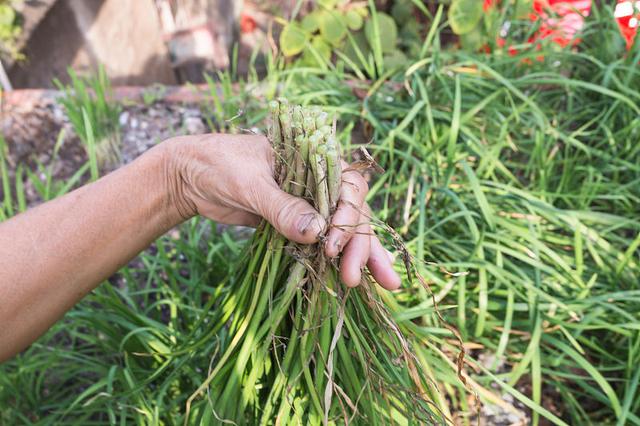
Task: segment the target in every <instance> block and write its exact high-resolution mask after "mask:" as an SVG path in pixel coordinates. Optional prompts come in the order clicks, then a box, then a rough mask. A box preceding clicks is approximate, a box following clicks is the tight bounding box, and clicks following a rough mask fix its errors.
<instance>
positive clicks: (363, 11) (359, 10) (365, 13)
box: [351, 6, 369, 18]
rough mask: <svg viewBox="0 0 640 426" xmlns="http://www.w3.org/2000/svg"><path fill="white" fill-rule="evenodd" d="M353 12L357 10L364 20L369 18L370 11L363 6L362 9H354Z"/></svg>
mask: <svg viewBox="0 0 640 426" xmlns="http://www.w3.org/2000/svg"><path fill="white" fill-rule="evenodd" d="M351 10H355V11H356V12H358V15H360V16H362V17H363V18H366V17H367V16H369V9H367V8H366V7H364V6H362V7H354V8H353V9H351Z"/></svg>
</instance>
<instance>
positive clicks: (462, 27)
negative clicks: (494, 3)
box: [449, 0, 482, 35]
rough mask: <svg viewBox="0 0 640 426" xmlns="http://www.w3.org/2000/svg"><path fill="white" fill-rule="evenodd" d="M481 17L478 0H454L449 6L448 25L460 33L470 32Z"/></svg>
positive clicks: (480, 4)
mask: <svg viewBox="0 0 640 426" xmlns="http://www.w3.org/2000/svg"><path fill="white" fill-rule="evenodd" d="M481 18H482V2H481V1H479V0H454V1H453V3H451V7H449V25H451V28H452V29H453V32H454V33H456V34H458V35H460V34H466V33H469V32H471V31H472V30H473V29H474V28H475V26H476V25H477V24H478V22H480V19H481Z"/></svg>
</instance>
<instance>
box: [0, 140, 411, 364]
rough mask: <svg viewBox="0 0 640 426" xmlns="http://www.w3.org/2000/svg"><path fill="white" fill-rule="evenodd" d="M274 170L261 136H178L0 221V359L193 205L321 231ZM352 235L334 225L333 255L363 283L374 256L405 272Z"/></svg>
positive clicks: (384, 278) (299, 232) (285, 228)
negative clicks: (363, 270) (93, 179)
mask: <svg viewBox="0 0 640 426" xmlns="http://www.w3.org/2000/svg"><path fill="white" fill-rule="evenodd" d="M346 175H347V173H345V176H346ZM272 176H273V170H272V154H271V150H270V147H269V145H268V143H267V141H266V139H265V138H264V137H260V136H225V135H205V136H200V137H183V138H175V139H173V140H170V141H167V142H164V143H162V144H160V145H159V146H157V147H155V148H154V149H152V150H151V151H149V152H147V153H146V154H144V155H142V156H141V157H140V158H138V159H137V160H136V161H134V162H133V163H131V164H129V165H127V166H125V167H123V168H121V169H119V170H117V171H115V172H113V173H111V174H109V175H107V176H105V177H103V178H102V179H100V180H98V181H96V182H94V183H91V184H89V185H86V186H84V187H82V188H79V189H77V190H75V191H73V192H71V193H69V194H67V195H65V196H63V197H60V198H58V199H56V200H53V201H51V202H48V203H45V204H43V205H41V206H39V207H36V208H34V209H32V210H30V211H27V212H25V213H23V214H20V215H18V216H16V217H14V218H12V219H10V220H8V221H6V222H4V223H0V324H1V326H0V362H2V361H3V360H6V359H8V358H10V357H11V356H13V355H15V354H16V353H17V352H19V351H20V350H22V349H24V348H25V347H27V346H28V345H29V344H30V343H31V342H33V341H34V340H35V339H37V338H38V336H40V335H41V334H42V333H44V332H45V331H46V330H47V329H48V328H49V327H50V326H51V325H52V324H53V323H54V322H55V321H57V320H58V319H59V318H60V317H62V315H63V314H64V313H65V312H66V311H67V310H68V309H70V308H71V307H72V306H73V305H74V304H75V303H77V302H78V301H79V300H80V299H81V298H82V297H83V296H85V295H86V294H87V293H88V292H90V291H91V290H92V289H93V288H95V287H96V286H97V285H98V284H99V283H100V282H102V281H103V280H105V279H106V278H107V277H109V276H110V275H111V274H113V273H114V272H115V271H117V270H118V269H119V268H120V267H121V266H123V265H125V264H126V263H127V262H128V261H129V260H131V259H132V258H133V257H135V256H136V255H137V254H138V253H139V252H140V251H142V250H144V249H145V248H146V247H147V246H149V244H151V242H153V241H154V240H155V239H156V238H158V237H159V236H160V235H162V234H163V233H165V232H166V231H167V230H169V229H170V228H172V227H173V226H175V225H177V224H179V223H180V222H182V221H184V220H186V219H188V218H190V217H192V216H194V215H196V214H201V215H204V216H206V217H209V218H211V219H213V220H217V221H220V222H224V223H229V224H243V225H256V224H257V223H258V222H259V220H260V218H261V217H264V218H266V219H267V220H269V221H270V222H271V223H272V224H273V225H274V226H275V227H276V228H278V230H279V231H280V232H281V233H283V234H284V235H285V236H287V237H288V238H289V239H291V240H295V241H298V242H300V243H312V242H314V241H316V240H317V235H318V233H319V232H321V231H322V230H323V229H324V227H325V224H324V222H323V221H322V218H321V217H320V216H318V215H317V214H316V212H315V210H313V208H312V207H311V206H310V205H309V204H308V203H306V202H305V201H304V200H302V199H299V198H295V197H292V196H291V195H288V194H286V193H284V192H282V191H280V189H279V188H278V187H277V184H276V182H275V181H274V179H273V177H272ZM351 178H352V179H353V180H354V185H355V186H357V185H360V186H361V187H362V189H363V190H362V193H355V192H354V193H350V194H345V197H346V198H349V199H350V200H351V201H349V203H346V204H345V206H346V205H347V204H357V205H363V203H364V195H365V194H366V185H365V186H362V182H361V181H359V180H358V179H361V178H359V176H357V175H356V176H351ZM345 179H346V178H345ZM351 187H353V186H351ZM350 191H351V192H353V190H350ZM343 208H344V209H346V207H343ZM336 215H337V216H339V217H340V218H341V220H342V222H341V224H347V225H349V224H352V225H355V224H358V223H361V222H362V218H360V217H359V215H358V214H355V213H353V212H351V213H347V212H346V210H345V211H344V213H341V214H340V215H338V214H336ZM352 236H353V233H350V232H343V231H338V230H336V229H335V228H334V229H333V230H332V231H331V233H330V235H329V242H328V245H327V247H328V248H327V252H328V253H329V255H331V256H335V255H337V254H338V251H339V250H340V249H341V248H342V247H345V248H346V249H345V250H344V253H345V254H344V256H343V258H342V266H343V267H342V269H344V270H345V271H346V274H347V275H344V274H343V280H344V281H345V282H346V283H347V284H351V285H355V284H357V282H358V281H359V278H360V275H359V274H360V267H361V266H364V265H365V264H368V265H369V269H370V270H371V272H372V273H373V275H374V277H375V278H376V279H377V281H378V282H380V283H381V284H382V285H383V286H385V287H387V288H396V287H397V286H398V285H399V279H398V277H397V276H396V275H395V273H394V272H393V269H392V267H391V262H390V261H389V259H388V258H387V256H386V253H385V252H384V249H382V246H381V245H380V243H379V242H378V241H377V239H375V237H369V236H368V235H365V236H364V237H363V236H356V237H355V238H352ZM351 240H352V241H353V242H352V243H351V244H349V242H350V241H351ZM336 241H340V243H336ZM350 246H351V247H352V248H349V247H350ZM335 247H338V249H336V248H335Z"/></svg>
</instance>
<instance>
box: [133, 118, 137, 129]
mask: <svg viewBox="0 0 640 426" xmlns="http://www.w3.org/2000/svg"><path fill="white" fill-rule="evenodd" d="M131 128H132V129H137V128H138V119H137V118H132V119H131Z"/></svg>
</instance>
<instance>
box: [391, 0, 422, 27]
mask: <svg viewBox="0 0 640 426" xmlns="http://www.w3.org/2000/svg"><path fill="white" fill-rule="evenodd" d="M391 16H393V19H395V20H396V22H398V23H399V24H406V23H408V22H416V23H417V22H418V21H417V20H416V19H415V18H414V17H413V4H412V3H411V1H407V0H405V1H397V2H395V4H394V5H393V7H392V8H391Z"/></svg>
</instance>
